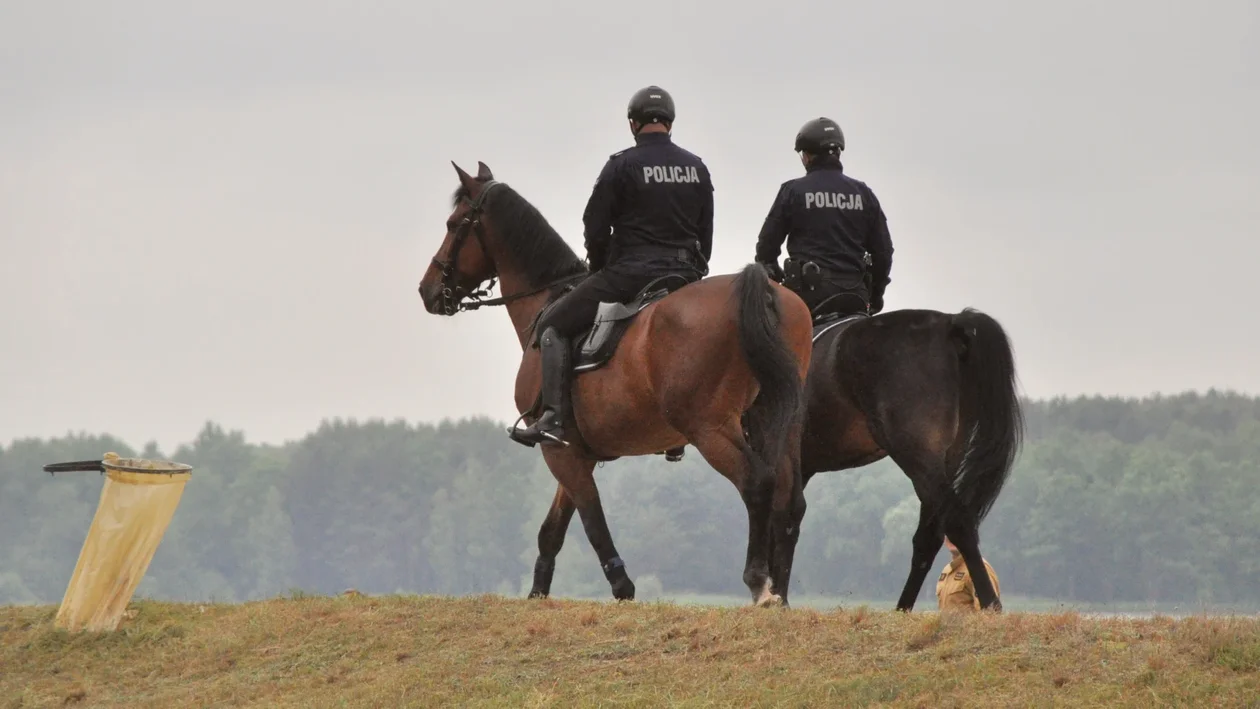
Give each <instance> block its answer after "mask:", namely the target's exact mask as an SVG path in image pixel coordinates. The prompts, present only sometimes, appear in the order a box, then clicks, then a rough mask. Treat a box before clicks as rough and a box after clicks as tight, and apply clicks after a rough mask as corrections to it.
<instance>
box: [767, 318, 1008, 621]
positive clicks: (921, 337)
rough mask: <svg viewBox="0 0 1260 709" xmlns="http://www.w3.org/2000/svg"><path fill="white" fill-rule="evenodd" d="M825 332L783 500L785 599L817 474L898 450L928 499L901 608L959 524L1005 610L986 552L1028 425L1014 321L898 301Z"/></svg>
mask: <svg viewBox="0 0 1260 709" xmlns="http://www.w3.org/2000/svg"><path fill="white" fill-rule="evenodd" d="M819 333H820V334H819V336H818V337H817V340H816V342H815V343H814V354H813V357H812V359H811V362H810V368H809V374H808V376H807V378H806V381H805V399H806V416H805V427H804V432H803V434H802V438H801V474H802V477H801V478H800V479H798V480H796V481H795V485H793V486H791V487H790V488H788V489H786V490H780V491H779V495H780V496H788V495H790V501H789V502H788V504H786V505H782V504H778V500H776V505H775V513H774V514H775V515H777V516H782V517H783V519H779V520H772V521H771V525H772V529H774V530H775V533H776V537H775V540H774V548H773V551H772V560H771V572H772V577H773V582H774V586H775V589H776V591H778V593H779V594H780V595H781V596H782V599H783V602H784V603H785V604H786V602H787V586H788V579H789V576H790V574H791V567H792V556H793V550H794V548H795V545H796V542H797V537H798V536H799V530H800V523H801V520H802V519H803V518H804V516H805V496H804V488H805V485H806V484H808V482H809V479H810V478H811V477H812V476H814V475H816V474H818V473H822V472H827V471H836V470H846V469H851V468H857V467H860V466H864V465H869V464H870V463H874V462H875V461H877V460H880V459H882V458H884V457H885V456H887V457H891V458H892V460H893V462H895V463H896V464H897V466H898V467H900V468H901V470H902V472H904V473H905V475H906V477H908V478H909V479H910V482H911V484H912V485H913V486H914V491H915V494H916V495H917V496H918V498H919V526H918V529H917V531H916V532H915V534H914V538H913V554H912V558H911V563H910V574H909V577H908V578H907V579H906V584H905V587H904V588H903V589H902V591H901V598H900V599H899V600H898V601H897V609H898V610H904V611H909V610H911V609H913V608H914V602H915V598H916V597H917V596H918V595H919V590H920V589H921V588H922V586H923V581H924V579H925V578H926V577H927V575H928V572H929V570H930V564H931V563H932V561H933V559H935V558H936V554H937V552H938V551H940V548H941V544H942V543H943V541H944V539H943V538H944V536H946V535H948V536H949V539H950V541H952V542H953V543H954V544H955V545H957V547H958V550H959V551H960V552H961V553H962V556H963V560H964V561H965V562H966V564H967V570H968V571H969V572H970V573H971V578H972V580H973V582H974V583H975V588H976V596H977V597H978V598H979V599H980V606H981V608H989V609H992V610H995V611H1000V610H1001V609H1002V603H1001V600H1000V599H998V597H997V594H996V593H995V591H994V589H993V584H992V583H991V582H990V580H989V575H988V573H987V572H986V571H985V569H984V565H983V564H982V563H981V558H980V536H979V526H980V522H981V521H983V520H984V517H985V516H986V515H987V514H988V512H989V509H990V507H991V506H992V505H993V503H994V501H995V500H996V499H997V496H998V493H999V492H1001V490H1002V487H1003V485H1004V484H1005V482H1006V479H1007V477H1008V476H1009V474H1010V471H1011V466H1012V464H1013V463H1014V460H1015V456H1016V454H1017V452H1018V450H1019V448H1020V445H1021V443H1022V440H1023V434H1024V421H1023V413H1022V411H1021V408H1020V402H1019V397H1018V393H1017V392H1016V381H1015V358H1014V353H1013V352H1012V350H1011V345H1010V342H1009V340H1008V338H1007V335H1006V333H1005V331H1004V330H1003V329H1002V326H1001V325H1000V324H999V323H998V322H997V321H996V320H994V319H993V318H992V317H990V316H988V315H986V314H984V313H982V312H979V311H976V310H973V309H966V310H963V311H962V312H961V313H957V314H950V313H942V312H938V311H935V310H898V311H892V312H887V313H883V314H879V315H875V316H870V317H867V316H865V315H858V316H855V317H853V318H850V319H843V320H836V321H834V325H833V327H831V329H829V330H823V329H821V328H819ZM784 532H786V534H785V535H784V534H783V533H784ZM780 535H782V536H780Z"/></svg>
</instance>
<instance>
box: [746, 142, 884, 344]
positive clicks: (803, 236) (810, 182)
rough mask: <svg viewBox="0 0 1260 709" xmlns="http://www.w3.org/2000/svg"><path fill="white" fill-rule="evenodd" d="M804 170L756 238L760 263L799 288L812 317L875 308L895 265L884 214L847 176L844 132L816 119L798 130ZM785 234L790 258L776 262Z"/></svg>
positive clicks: (789, 184) (778, 197)
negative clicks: (841, 162) (844, 163)
mask: <svg viewBox="0 0 1260 709" xmlns="http://www.w3.org/2000/svg"><path fill="white" fill-rule="evenodd" d="M795 149H796V152H797V153H799V154H800V156H801V164H803V165H804V166H805V175H803V176H802V177H798V178H795V179H792V180H788V181H787V182H784V183H783V184H782V185H781V186H780V187H779V193H778V195H776V197H775V199H774V204H773V205H772V206H771V207H770V213H769V214H768V215H766V220H765V223H764V224H763V225H762V227H761V233H760V234H759V235H758V237H757V255H756V260H757V261H758V262H760V263H761V264H762V265H764V266H765V267H766V268H767V270H769V271H770V274H771V277H773V278H774V279H775V280H777V281H780V282H782V283H783V284H784V285H785V286H787V287H789V288H791V289H792V290H793V291H795V292H796V293H797V294H798V295H800V296H801V298H802V299H803V300H804V301H805V303H806V304H807V305H809V308H810V311H811V312H813V314H814V318H815V320H818V319H819V318H821V317H822V316H825V315H829V314H837V315H848V314H852V313H872V314H873V313H878V312H879V311H881V310H883V308H884V289H885V288H886V287H887V286H888V283H889V277H888V274H889V272H890V271H891V269H892V255H893V247H892V239H891V237H890V236H889V234H888V224H887V221H886V219H885V217H884V211H883V209H882V208H881V207H880V204H879V201H878V200H877V199H876V198H875V193H874V192H872V191H871V188H870V187H868V186H867V185H866V183H864V182H862V181H860V180H856V179H854V178H852V177H849V176H848V175H846V174H844V167H843V166H842V165H841V164H840V153H841V152H842V151H843V150H844V133H843V132H842V131H841V130H840V126H839V125H837V124H836V122H835V121H833V120H831V119H830V118H815V119H813V120H811V121H809V122H807V123H806V124H805V125H804V126H802V127H801V129H800V131H799V132H797V134H796V148H795ZM785 238H786V239H787V252H788V258H787V259H785V260H784V263H783V267H782V268H780V267H779V264H778V259H779V250H780V248H781V247H782V246H783V242H784V239H785Z"/></svg>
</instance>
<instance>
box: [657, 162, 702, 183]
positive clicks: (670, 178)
mask: <svg viewBox="0 0 1260 709" xmlns="http://www.w3.org/2000/svg"><path fill="white" fill-rule="evenodd" d="M643 181H644V182H652V181H656V182H699V181H700V172H699V171H698V170H696V168H695V166H694V165H666V166H663V167H662V166H660V165H653V166H647V165H645V166H644V167H643Z"/></svg>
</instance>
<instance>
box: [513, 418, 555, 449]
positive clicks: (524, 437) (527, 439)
mask: <svg viewBox="0 0 1260 709" xmlns="http://www.w3.org/2000/svg"><path fill="white" fill-rule="evenodd" d="M548 413H550V414H551V415H552V416H555V415H556V413H555V412H554V411H544V412H543V414H542V416H546V415H547V414H548ZM542 416H540V417H539V420H538V421H535V422H534V424H533V426H530V427H528V428H524V429H521V428H517V425H518V424H520V422H521V421H522V420H524V418H525V414H521V415H520V417H518V418H517V419H516V422H515V423H513V424H512V426H511V428H509V429H508V430H507V433H508V438H511V439H512V440H513V441H516V442H517V443H520V444H521V445H523V446H526V447H528V448H533V447H534V446H535V445H537V444H538V443H540V442H541V441H537V440H534V437H535V436H537V437H540V438H545V439H547V440H549V441H551V442H553V443H558V444H559V445H561V446H568V445H569V442H568V441H566V440H564V439H563V438H560V437H559V436H557V435H556V434H554V433H552V432H551V431H548V430H545V429H544V430H538V429H537V428H535V427H536V426H538V425H539V423H540V422H541V420H542ZM530 429H534V430H530Z"/></svg>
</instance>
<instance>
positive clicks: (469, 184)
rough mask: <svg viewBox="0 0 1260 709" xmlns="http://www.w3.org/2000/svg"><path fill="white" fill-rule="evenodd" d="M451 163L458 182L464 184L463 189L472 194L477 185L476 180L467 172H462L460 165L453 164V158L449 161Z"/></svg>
mask: <svg viewBox="0 0 1260 709" xmlns="http://www.w3.org/2000/svg"><path fill="white" fill-rule="evenodd" d="M451 165H454V167H455V174H457V175H459V182H460V184H462V185H463V186H464V189H466V190H468V193H469V194H472V193H473V192H475V191H476V189H477V187H478V185H477V181H476V180H475V179H473V176H472V175H469V174H468V173H467V172H464V168H462V167H460V166H459V165H455V161H454V160H452V161H451Z"/></svg>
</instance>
